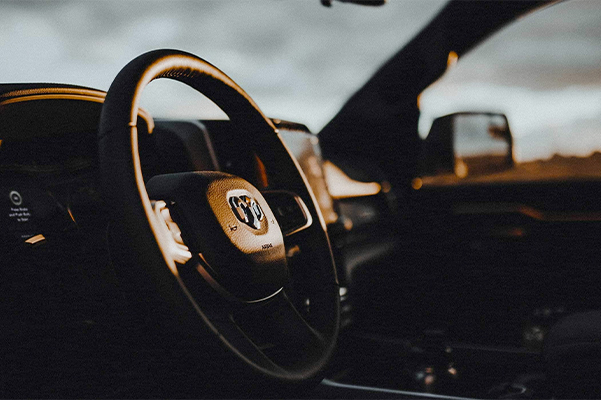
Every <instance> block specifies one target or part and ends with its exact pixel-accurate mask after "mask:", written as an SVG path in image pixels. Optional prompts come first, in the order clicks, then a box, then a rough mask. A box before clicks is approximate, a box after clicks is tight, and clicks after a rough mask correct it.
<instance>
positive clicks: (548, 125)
mask: <svg viewBox="0 0 601 400" xmlns="http://www.w3.org/2000/svg"><path fill="white" fill-rule="evenodd" d="M599 21H601V2H599V1H595V0H592V1H587V0H580V1H568V2H562V3H559V4H555V5H553V6H549V7H546V8H545V9H543V10H539V11H537V12H534V13H532V14H530V15H527V16H525V17H523V18H521V19H520V20H518V21H517V22H515V23H513V24H511V25H509V26H507V27H506V28H505V29H503V30H502V31H500V32H498V33H497V34H495V35H493V36H492V37H491V38H489V39H488V40H486V41H485V42H483V43H482V44H481V45H480V46H478V47H476V48H475V49H473V50H472V51H471V52H469V53H468V54H466V55H464V57H462V58H461V59H460V60H459V62H458V63H457V64H456V65H455V66H452V67H450V68H449V70H448V71H447V72H446V73H445V75H444V76H443V77H442V78H441V79H439V80H438V81H437V82H436V83H434V84H433V85H431V86H430V87H429V88H428V89H426V90H425V91H424V92H423V93H422V95H421V96H420V109H421V119H420V126H419V129H420V135H421V136H422V137H425V136H427V134H428V131H429V129H430V126H431V125H432V121H433V119H434V118H436V117H439V116H442V115H446V114H450V113H454V112H461V111H484V112H499V113H504V114H506V115H507V117H508V121H509V125H510V129H511V133H512V136H513V157H514V160H515V161H516V163H517V165H516V168H514V169H513V172H511V173H510V172H505V173H504V174H505V176H507V175H508V174H513V175H514V176H515V177H524V176H526V175H528V177H529V179H532V178H533V177H536V176H538V177H540V178H541V179H544V178H553V177H561V178H565V177H568V176H577V175H587V176H590V175H599V176H601V154H600V153H599V152H601V46H600V45H599V43H601V24H599ZM451 65H452V64H451ZM545 163H546V164H545ZM560 164H561V165H560ZM520 165H521V167H520ZM547 167H548V168H547ZM526 170H527V172H528V174H525V171H526ZM545 170H546V171H545ZM550 171H553V172H552V173H551V172H550ZM593 171H594V172H593ZM537 174H538V175H537ZM551 175H553V176H551ZM555 175H556V176H555Z"/></svg>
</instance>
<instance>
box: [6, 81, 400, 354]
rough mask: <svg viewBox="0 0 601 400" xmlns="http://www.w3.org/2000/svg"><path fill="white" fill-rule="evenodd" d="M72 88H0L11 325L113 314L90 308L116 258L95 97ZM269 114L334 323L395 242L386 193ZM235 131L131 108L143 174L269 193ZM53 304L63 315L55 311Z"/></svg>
mask: <svg viewBox="0 0 601 400" xmlns="http://www.w3.org/2000/svg"><path fill="white" fill-rule="evenodd" d="M74 90H75V89H72V88H70V87H65V88H62V87H56V88H53V87H42V88H38V89H35V90H30V89H27V90H25V91H24V90H18V91H16V92H15V91H14V90H13V91H12V92H10V93H9V94H8V95H7V94H6V93H5V94H4V95H0V116H1V117H2V120H3V121H4V122H3V125H4V128H3V129H2V131H1V132H2V134H0V226H1V227H2V228H1V229H0V259H3V260H4V263H5V264H6V265H12V266H13V267H12V268H10V269H5V270H4V271H3V272H2V273H3V274H4V278H5V282H12V283H11V284H5V285H4V286H5V287H4V288H3V289H4V294H5V295H6V296H7V297H10V298H13V299H20V300H22V302H21V304H22V306H21V308H19V312H15V311H14V310H10V311H9V312H8V314H7V319H10V320H13V321H15V323H29V322H30V321H24V320H23V319H22V318H21V316H22V315H28V316H29V317H28V318H27V319H30V318H33V320H36V321H38V322H40V323H43V324H50V325H52V326H57V327H64V326H72V325H73V324H76V325H77V324H81V323H82V321H92V322H93V323H97V322H98V320H106V321H108V320H110V319H111V318H113V317H110V316H109V315H108V314H106V313H105V312H101V311H99V307H98V305H99V304H102V306H101V307H100V309H112V306H110V304H114V301H115V299H114V293H115V291H114V288H115V287H116V286H119V285H120V283H119V282H120V279H121V278H120V277H117V276H115V274H114V271H113V270H112V269H111V268H110V265H111V263H112V262H113V261H114V257H115V255H114V254H111V251H110V248H111V243H110V242H111V238H110V220H109V215H110V212H109V211H110V204H106V203H105V202H104V201H103V199H102V196H101V191H100V182H99V170H98V155H97V153H98V145H97V124H98V120H99V116H100V112H101V108H102V100H103V96H104V94H103V93H102V92H99V91H93V90H88V89H85V90H83V95H82V93H81V92H80V90H79V89H77V90H76V91H75V92H74ZM16 99H18V100H16ZM272 121H273V123H274V125H275V126H276V127H277V128H278V131H279V134H280V135H281V137H282V139H283V141H284V143H285V144H286V146H287V147H288V150H289V152H290V153H291V154H293V155H294V156H295V159H296V160H297V162H298V164H299V166H300V167H301V169H302V170H303V172H304V174H305V177H306V179H307V181H308V183H309V184H310V187H311V188H312V190H313V193H314V195H315V199H316V201H317V203H318V205H319V207H320V209H321V212H322V215H323V218H324V222H325V224H326V226H327V227H328V231H329V234H330V240H331V244H332V247H333V252H334V255H335V259H336V262H337V267H338V275H339V280H340V282H341V285H342V288H341V292H340V294H341V300H342V325H343V327H348V326H349V325H351V322H352V306H351V301H349V296H348V286H349V285H350V283H351V281H352V279H351V277H352V275H353V270H354V269H358V268H361V266H363V265H367V264H369V263H371V262H372V261H373V260H374V259H378V258H381V257H382V256H383V255H385V254H389V253H392V252H393V251H394V247H395V244H394V243H393V242H394V240H395V239H391V238H390V236H389V232H388V231H387V230H382V229H380V228H381V227H382V226H385V225H386V222H385V221H386V219H387V218H388V217H389V215H390V214H391V213H392V212H393V211H392V210H393V207H392V205H391V203H390V196H391V194H392V193H391V192H390V191H389V190H388V189H389V188H387V187H386V185H383V186H381V185H380V183H378V182H361V180H366V179H359V180H357V179H353V178H351V177H349V176H348V175H346V173H345V172H343V171H342V170H341V169H340V168H338V166H336V165H334V164H333V163H332V162H331V161H324V159H323V156H322V154H321V150H320V146H319V138H318V136H317V135H314V134H312V133H311V132H309V130H308V129H307V128H306V127H305V126H304V125H301V124H298V123H292V122H288V121H281V120H275V119H274V120H272ZM234 129H240V128H239V127H235V126H234V125H233V124H232V123H231V122H230V121H227V120H207V121H196V120H161V119H156V120H154V119H152V118H151V117H150V116H149V115H148V114H147V113H145V112H143V111H141V112H140V115H139V132H140V133H139V149H140V159H141V165H142V171H143V175H144V180H145V181H148V180H149V179H150V178H152V177H153V176H155V175H158V174H166V173H175V172H185V171H210V170H216V171H222V172H227V173H230V174H234V175H237V176H240V177H243V178H244V179H246V180H248V181H249V182H251V183H252V184H253V185H255V186H256V187H257V188H259V189H260V190H268V189H269V185H270V182H269V179H270V171H267V170H266V169H265V165H264V164H263V163H262V161H261V159H260V158H259V157H258V156H257V155H256V154H255V153H253V152H252V151H249V150H247V149H245V147H244V146H243V145H240V144H237V143H236V142H235V141H233V140H232V137H233V136H232V133H233V132H234ZM345 170H348V169H347V168H345ZM360 178H361V177H360ZM382 180H383V179H382ZM382 187H384V188H385V189H387V190H382ZM385 192H386V193H385ZM277 212H282V213H285V212H286V210H285V209H282V210H279V209H278V210H276V216H277ZM374 232H379V234H375V235H374V234H373V233H374ZM299 253H301V255H300V256H298V254H299ZM287 255H288V261H289V263H292V264H294V263H297V264H302V263H303V257H302V249H299V248H298V246H296V245H295V243H289V244H288V245H287ZM22 274H25V275H26V276H29V279H27V280H23V277H22ZM36 282H37V283H36ZM40 282H43V285H44V290H40V288H39V284H40ZM7 304H8V303H7ZM59 305H60V306H59ZM23 307H25V308H26V310H23ZM57 307H59V308H61V309H62V311H61V313H60V315H62V316H63V317H64V318H56V313H55V311H56V308H57ZM116 307H118V306H116ZM51 316H53V317H51ZM61 329H62V328H61ZM26 358H27V357H24V359H26Z"/></svg>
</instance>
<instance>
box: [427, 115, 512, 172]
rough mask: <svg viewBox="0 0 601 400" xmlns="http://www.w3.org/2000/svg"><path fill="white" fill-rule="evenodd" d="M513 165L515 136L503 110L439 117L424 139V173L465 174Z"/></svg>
mask: <svg viewBox="0 0 601 400" xmlns="http://www.w3.org/2000/svg"><path fill="white" fill-rule="evenodd" d="M513 165H514V162H513V139H512V136H511V131H510V129H509V122H508V121H507V117H506V116H505V115H504V114H496V113H476V112H461V113H455V114H449V115H445V116H443V117H440V118H436V119H435V120H434V122H433V123H432V128H431V129H430V133H429V134H428V136H427V137H426V139H425V141H424V153H423V157H422V173H423V174H425V175H438V174H447V173H454V174H455V175H457V176H458V177H460V178H465V177H467V176H468V175H470V176H473V175H482V174H487V173H493V172H500V171H504V170H507V169H510V168H512V167H513Z"/></svg>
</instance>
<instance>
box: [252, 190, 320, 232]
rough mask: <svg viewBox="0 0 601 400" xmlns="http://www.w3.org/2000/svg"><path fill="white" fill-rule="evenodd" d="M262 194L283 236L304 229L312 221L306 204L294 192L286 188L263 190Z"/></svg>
mask: <svg viewBox="0 0 601 400" xmlns="http://www.w3.org/2000/svg"><path fill="white" fill-rule="evenodd" d="M262 194H263V197H265V200H267V203H268V204H269V206H270V207H271V209H272V210H273V213H274V214H275V217H276V219H277V221H278V223H279V225H280V228H281V229H282V233H283V234H284V236H290V235H293V234H295V233H297V232H300V231H302V230H305V229H307V228H308V227H310V226H311V224H312V223H313V218H312V217H311V213H310V212H309V210H308V208H307V205H306V204H305V202H304V201H303V199H301V198H300V196H298V195H297V194H296V193H293V192H290V191H286V190H265V191H263V192H262Z"/></svg>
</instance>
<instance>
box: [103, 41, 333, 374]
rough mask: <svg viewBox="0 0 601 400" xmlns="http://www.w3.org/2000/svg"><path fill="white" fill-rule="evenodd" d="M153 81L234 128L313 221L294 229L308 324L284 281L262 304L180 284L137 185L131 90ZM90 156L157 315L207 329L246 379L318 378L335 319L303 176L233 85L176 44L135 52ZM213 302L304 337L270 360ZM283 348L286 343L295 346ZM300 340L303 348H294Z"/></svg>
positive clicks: (317, 222)
mask: <svg viewBox="0 0 601 400" xmlns="http://www.w3.org/2000/svg"><path fill="white" fill-rule="evenodd" d="M158 78H170V79H174V80H177V81H180V82H182V83H184V84H186V85H188V86H190V87H192V88H194V89H196V90H197V91H199V92H200V93H202V94H204V95H205V96H207V97H208V98H209V99H211V100H212V101H214V102H215V103H216V104H217V105H218V106H219V107H220V108H222V110H223V111H224V112H225V113H226V114H227V115H228V116H229V118H230V120H231V121H232V123H233V124H236V126H238V127H240V128H243V129H241V130H240V133H239V134H240V135H241V136H243V137H244V138H245V139H246V140H249V139H251V142H253V143H255V145H254V146H255V148H256V150H257V152H261V154H260V156H261V160H262V161H263V162H264V163H265V166H266V168H267V169H268V170H270V171H284V172H283V173H275V174H274V175H275V177H274V179H273V181H274V182H273V183H272V186H273V188H275V189H278V190H282V189H283V190H286V191H290V192H292V193H294V194H295V195H297V196H298V198H299V199H301V200H302V201H304V204H306V210H307V212H308V213H309V214H310V216H311V217H312V220H313V223H312V224H311V226H309V227H308V228H307V229H306V230H304V231H303V232H301V233H298V234H295V235H297V236H296V237H297V238H298V241H299V242H300V243H303V244H304V245H306V246H305V247H306V248H307V250H306V252H307V253H308V254H310V255H309V256H308V257H310V259H311V263H312V265H308V266H307V271H304V272H303V273H302V274H301V275H303V276H308V278H307V277H305V278H302V279H305V280H306V281H305V283H304V286H306V287H308V288H309V289H308V290H309V291H310V292H311V296H312V297H311V307H312V308H315V311H314V315H312V316H310V317H311V318H312V319H311V320H310V321H307V320H306V318H304V317H303V316H301V315H300V314H299V312H298V310H296V308H295V306H294V305H293V304H292V302H291V301H290V300H289V299H288V297H287V295H286V293H285V292H286V291H287V287H284V290H283V291H282V294H281V295H278V296H275V297H276V299H275V300H274V299H270V300H269V301H265V302H263V303H265V306H264V307H263V305H262V304H260V305H259V307H257V305H256V304H255V305H253V307H255V308H254V309H252V310H251V309H250V308H248V307H250V306H249V305H248V304H242V305H241V304H233V305H232V302H231V301H229V300H227V299H221V298H220V296H219V294H215V293H212V294H207V293H208V292H207V291H206V289H202V290H205V291H204V292H202V290H200V289H198V288H196V287H190V285H195V284H194V283H191V282H196V281H194V279H197V278H198V277H195V278H186V277H185V274H188V275H189V272H186V273H183V271H184V268H183V266H182V265H179V264H178V263H177V262H175V261H174V260H173V259H172V258H171V257H170V256H169V251H168V250H167V249H166V247H165V244H164V243H162V241H161V238H160V235H159V234H158V233H157V232H158V230H159V228H158V225H160V221H157V220H156V218H155V215H154V210H153V208H152V203H151V198H150V197H149V195H148V192H147V190H146V183H145V181H144V177H143V175H142V169H141V165H140V155H139V151H138V128H137V116H138V108H139V101H140V96H141V94H142V91H143V90H144V88H145V87H146V85H148V83H150V82H151V81H152V80H154V79H158ZM266 149H269V151H267V150H266ZM99 162H100V171H101V179H102V189H103V196H104V199H105V202H106V204H107V206H108V207H109V208H110V209H111V210H112V211H113V216H112V220H113V222H114V223H116V224H119V225H120V226H121V227H122V229H123V231H124V232H125V235H126V237H127V240H128V247H129V248H130V251H131V256H132V257H131V258H132V259H134V260H135V266H133V267H132V266H129V267H128V268H130V267H131V268H133V269H134V270H135V271H134V272H132V271H129V272H130V274H133V275H134V276H135V277H136V279H139V284H140V286H143V287H151V288H153V290H154V292H155V293H156V294H157V296H158V297H159V298H160V301H161V302H162V304H163V305H164V307H163V309H161V310H156V312H157V314H161V315H163V316H164V317H165V318H168V319H170V320H172V321H173V320H176V321H177V324H181V325H182V326H184V327H185V329H187V330H188V331H189V332H190V331H194V330H195V329H200V328H201V327H202V328H204V329H205V330H207V329H208V330H209V331H210V332H212V334H213V338H214V339H216V341H217V342H219V344H220V345H222V346H224V347H225V348H226V349H227V350H228V351H229V352H230V354H234V355H235V357H234V359H236V360H238V361H241V363H242V364H243V365H244V366H245V367H246V368H247V370H248V372H249V374H250V375H251V376H255V377H256V376H260V377H262V378H265V379H266V380H269V381H272V382H278V383H283V384H292V385H298V384H306V383H307V382H313V381H316V380H319V379H320V377H321V373H322V372H323V370H324V368H325V366H326V364H327V362H328V361H329V359H330V358H331V356H332V354H333V350H334V347H335V343H336V338H337V334H338V324H339V298H338V283H337V278H336V271H335V267H334V264H333V259H332V254H331V250H330V247H329V241H328V238H327V234H326V228H325V222H324V220H323V217H322V216H321V213H320V211H319V209H318V207H317V206H316V201H315V197H314V196H313V194H312V192H311V189H310V188H309V187H308V184H307V181H306V179H305V178H304V175H303V174H302V172H301V170H300V168H299V166H298V164H297V163H296V161H295V160H294V159H293V157H292V156H291V155H290V153H289V152H288V150H287V149H286V147H285V145H284V144H283V142H282V141H281V138H280V137H279V135H278V133H277V130H276V129H275V127H274V126H273V124H272V122H271V121H270V120H269V119H268V118H266V117H265V116H264V115H263V113H262V112H261V111H260V110H259V108H258V107H257V106H256V104H255V103H254V102H253V100H252V99H251V98H250V97H249V96H248V95H247V94H246V93H245V92H244V91H243V90H242V89H241V88H240V87H239V86H238V85H237V84H236V83H235V82H234V81H232V80H231V79H230V78H229V77H227V75H225V74H224V73H223V72H221V71H220V70H219V69H217V68H216V67H214V66H213V65H211V64H209V63H208V62H206V61H204V60H202V59H200V58H198V57H196V56H194V55H192V54H189V53H185V52H182V51H178V50H155V51H151V52H148V53H145V54H143V55H141V56H139V57H137V58H136V59H134V60H133V61H131V62H130V63H129V64H128V65H127V66H125V67H124V68H123V69H122V70H121V72H120V73H119V74H118V75H117V77H116V78H115V80H114V81H113V83H112V85H111V87H110V89H109V91H108V93H107V96H106V99H105V103H104V106H103V110H102V114H101V121H100V128H99ZM152 200H156V199H152ZM190 279H192V280H190ZM201 292H202V293H201ZM209 292H210V290H209ZM199 293H200V294H199ZM203 293H204V294H203ZM202 296H208V297H212V299H211V300H210V301H208V302H213V303H211V304H212V305H211V306H210V307H209V306H206V309H205V304H203V303H204V298H199V297H202ZM215 298H216V299H217V300H215ZM215 301H216V302H217V303H218V305H217V306H216V305H215V304H217V303H215ZM267 303H269V304H267ZM209 308H210V309H209ZM222 308H225V309H226V310H237V311H239V310H243V312H242V314H244V313H247V312H251V313H252V312H255V310H257V309H258V310H259V311H258V314H257V315H258V316H259V318H262V317H263V316H264V317H267V319H269V320H270V321H271V319H272V318H271V317H272V315H267V314H261V313H272V311H270V310H275V314H278V317H277V318H274V319H273V320H274V321H275V320H278V321H279V319H280V316H279V314H280V313H281V314H285V317H283V319H282V321H279V322H278V321H276V322H273V321H272V322H273V327H274V328H277V331H278V334H280V332H283V333H282V335H284V336H285V340H287V341H288V342H295V341H296V340H297V339H299V338H300V339H299V340H307V342H306V343H304V342H303V343H302V344H299V345H298V346H297V347H298V349H297V350H295V352H293V353H290V354H294V356H295V357H297V358H298V359H292V360H288V359H286V357H284V358H277V357H275V356H274V357H272V356H270V355H269V354H266V353H265V352H264V351H263V350H262V349H261V348H260V346H257V345H256V343H254V342H253V340H252V339H250V338H249V335H248V332H244V329H243V328H241V325H240V324H239V322H238V321H234V320H235V318H236V317H232V315H234V311H232V313H231V314H228V313H229V312H230V311H226V312H223V314H220V311H219V310H220V309H222ZM249 310H250V311H249ZM282 310H283V311H282ZM237 311H236V312H237ZM239 315H241V314H239ZM297 317H298V319H297ZM288 325H290V326H288ZM295 330H298V331H300V332H301V333H300V336H299V334H298V333H299V332H290V331H295ZM292 345H293V346H292V347H294V346H296V343H292ZM304 346H306V351H303V349H305V347H304ZM284 347H285V346H284ZM234 378H235V377H234ZM251 379H252V378H251Z"/></svg>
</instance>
